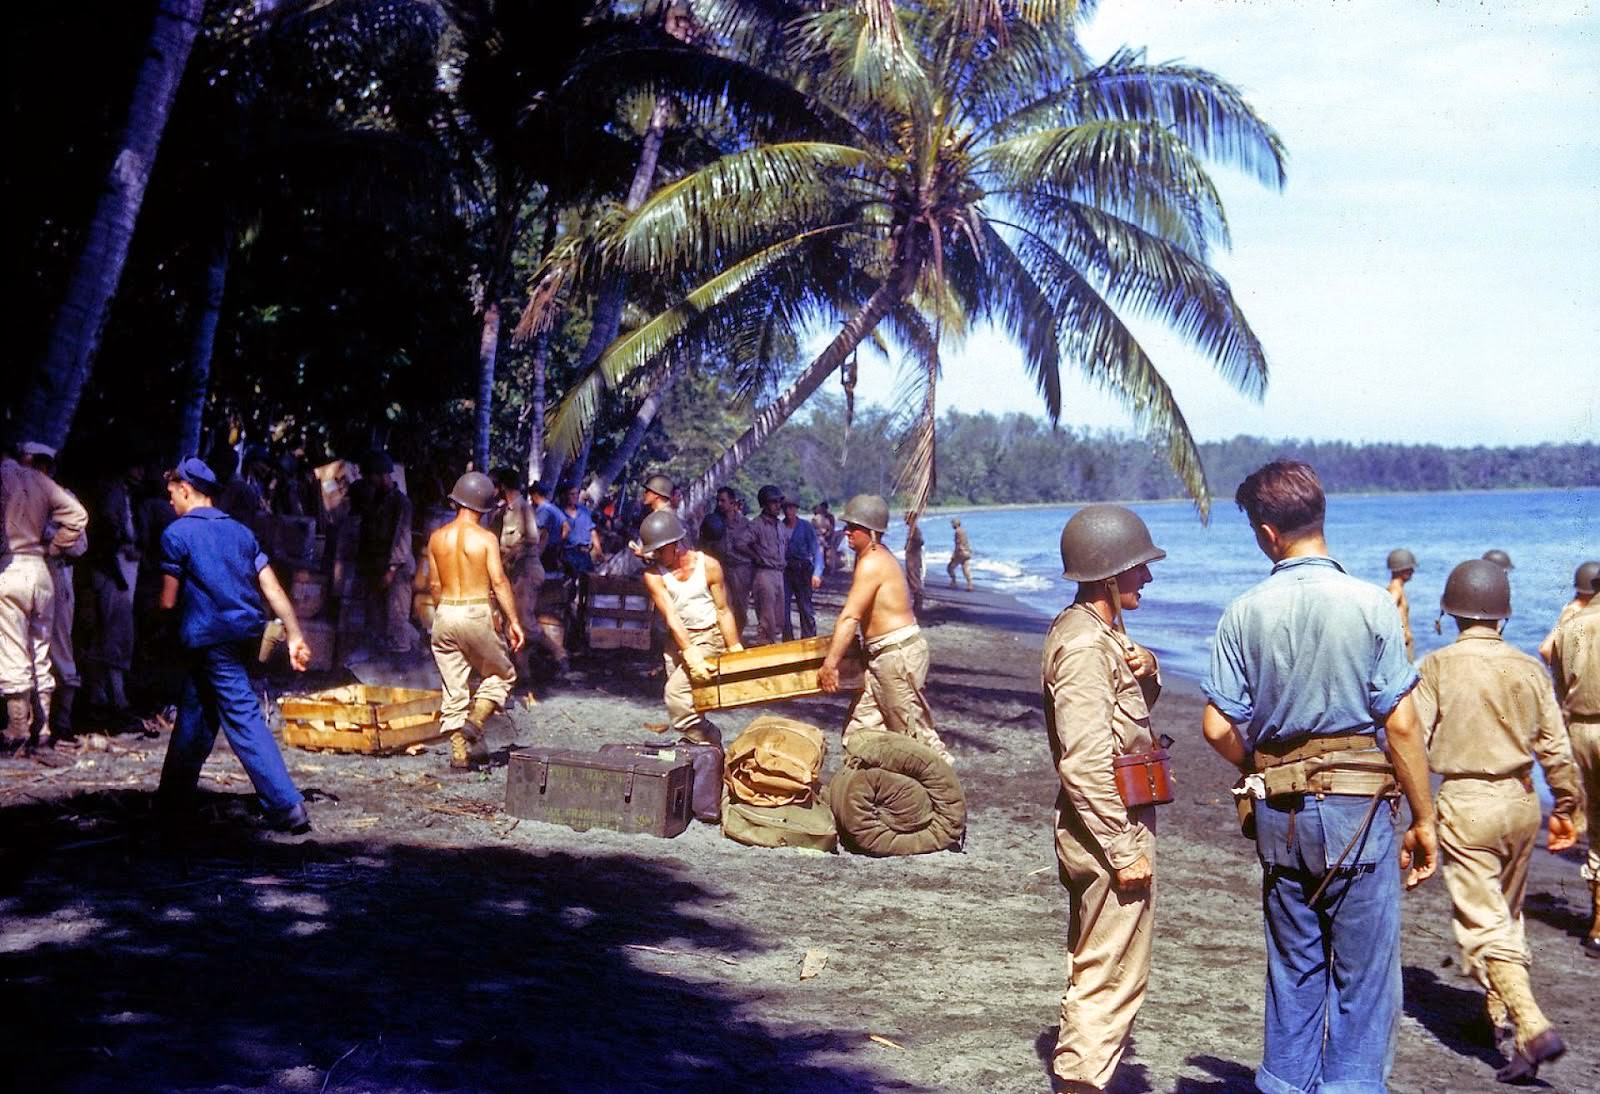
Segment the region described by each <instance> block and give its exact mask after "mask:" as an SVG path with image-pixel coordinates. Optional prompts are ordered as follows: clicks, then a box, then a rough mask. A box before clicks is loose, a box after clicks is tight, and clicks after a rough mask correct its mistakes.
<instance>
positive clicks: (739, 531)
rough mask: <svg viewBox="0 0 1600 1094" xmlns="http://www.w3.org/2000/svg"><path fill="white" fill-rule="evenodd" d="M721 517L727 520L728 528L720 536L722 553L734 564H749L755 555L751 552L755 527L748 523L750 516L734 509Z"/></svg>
mask: <svg viewBox="0 0 1600 1094" xmlns="http://www.w3.org/2000/svg"><path fill="white" fill-rule="evenodd" d="M723 519H724V520H725V521H726V522H727V528H728V530H727V531H726V532H725V533H724V534H723V537H722V553H723V555H724V556H726V559H727V561H728V562H731V563H733V564H734V565H735V566H748V565H750V564H751V563H752V562H753V561H755V556H754V555H753V554H752V553H751V551H752V549H753V546H754V545H753V543H752V537H753V536H754V535H755V527H754V526H753V525H752V524H751V523H750V518H748V517H746V516H745V515H744V514H743V513H741V512H738V511H737V510H735V511H734V512H733V513H731V514H729V515H727V516H725V517H724V518H723Z"/></svg>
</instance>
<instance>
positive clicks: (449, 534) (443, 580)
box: [428, 509, 503, 600]
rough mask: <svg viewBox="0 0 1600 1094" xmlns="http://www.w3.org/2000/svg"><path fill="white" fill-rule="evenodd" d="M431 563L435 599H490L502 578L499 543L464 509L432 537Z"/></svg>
mask: <svg viewBox="0 0 1600 1094" xmlns="http://www.w3.org/2000/svg"><path fill="white" fill-rule="evenodd" d="M428 563H429V574H430V575H431V577H432V579H433V580H432V582H431V584H432V585H433V593H434V596H435V597H437V598H442V599H445V600H476V599H479V598H482V597H488V596H489V595H490V593H491V592H492V591H493V589H494V586H495V585H496V584H497V582H496V577H497V576H500V569H501V566H500V542H499V540H498V539H497V538H496V537H495V534H494V533H493V532H491V531H489V529H487V528H484V527H482V526H481V525H479V524H478V522H477V517H476V514H474V513H471V512H470V511H468V510H465V509H463V510H462V511H461V515H459V516H458V517H457V518H456V519H455V520H452V521H451V522H450V523H449V524H446V525H445V526H444V527H442V528H440V529H439V530H438V531H437V532H435V533H433V535H432V536H430V537H429V539H428ZM502 580H503V577H502Z"/></svg>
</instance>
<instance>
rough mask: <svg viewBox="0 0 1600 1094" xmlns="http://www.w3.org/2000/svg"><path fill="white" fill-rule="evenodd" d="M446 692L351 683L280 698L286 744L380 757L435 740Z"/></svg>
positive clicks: (438, 733)
mask: <svg viewBox="0 0 1600 1094" xmlns="http://www.w3.org/2000/svg"><path fill="white" fill-rule="evenodd" d="M442 699H443V694H442V693H441V692H437V691H424V690H421V689H418V688H385V687H377V686H374V685H371V684H350V685H348V686H346V687H342V688H334V689H332V690H331V691H319V692H316V693H315V694H312V695H305V696H289V697H286V698H284V699H281V700H279V706H281V707H282V708H283V743H284V744H285V745H289V746H292V747H294V748H304V749H310V750H311V751H320V750H324V749H326V750H329V751H333V752H364V753H367V754H369V755H375V756H381V755H385V754H388V753H391V752H399V751H401V750H403V749H406V748H409V747H411V746H412V745H414V744H421V743H423V742H425V741H436V740H438V739H440V738H441V737H442V736H443V734H442V733H440V732H439V704H440V702H441V700H442Z"/></svg>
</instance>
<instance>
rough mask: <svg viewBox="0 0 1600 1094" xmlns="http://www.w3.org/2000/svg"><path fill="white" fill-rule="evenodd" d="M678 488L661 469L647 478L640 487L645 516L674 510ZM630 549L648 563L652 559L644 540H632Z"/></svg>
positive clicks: (641, 505) (640, 498) (640, 505)
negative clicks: (675, 494) (673, 497)
mask: <svg viewBox="0 0 1600 1094" xmlns="http://www.w3.org/2000/svg"><path fill="white" fill-rule="evenodd" d="M676 490H677V487H676V486H674V485H673V484H672V480H671V479H669V478H667V476H665V475H663V474H661V473H660V472H659V471H658V472H657V473H656V474H654V475H651V476H650V477H649V478H647V479H645V480H644V485H643V486H642V487H640V489H639V508H641V509H643V510H644V516H645V517H647V518H648V517H649V516H650V514H651V513H662V512H667V513H670V512H673V503H672V496H673V494H674V493H675V492H676ZM628 550H630V551H632V552H633V553H634V555H635V556H636V557H637V558H639V559H640V560H642V561H644V562H646V563H648V562H649V561H650V552H649V551H647V550H645V548H644V544H643V542H642V540H639V539H635V540H632V541H630V542H629V543H628Z"/></svg>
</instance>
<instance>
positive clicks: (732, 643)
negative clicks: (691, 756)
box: [639, 510, 744, 745]
mask: <svg viewBox="0 0 1600 1094" xmlns="http://www.w3.org/2000/svg"><path fill="white" fill-rule="evenodd" d="M683 533H684V528H683V522H682V521H681V520H679V519H678V515H677V514H676V513H674V512H672V511H670V510H662V511H658V512H655V513H651V514H650V515H649V516H648V517H645V518H644V523H642V524H641V525H639V537H640V542H641V545H642V546H643V547H644V550H645V551H646V553H648V554H649V555H650V557H651V565H650V567H649V568H648V569H646V570H645V572H644V585H645V588H646V589H648V590H649V591H650V599H651V600H653V601H654V602H655V605H656V611H657V613H658V614H659V615H660V617H661V619H662V621H663V622H664V623H665V624H666V627H667V633H668V634H670V635H671V637H672V641H671V643H670V644H669V645H668V646H667V648H666V651H665V662H666V664H665V668H666V673H667V682H666V688H665V690H664V692H663V694H662V699H663V701H664V702H665V703H666V705H667V718H668V719H669V720H670V721H671V723H672V730H673V732H674V733H677V734H678V735H679V736H680V737H682V738H683V739H684V740H687V741H695V742H698V743H701V744H714V745H721V744H722V734H721V733H720V732H718V731H717V728H716V726H714V725H712V724H711V722H710V721H709V720H708V719H706V718H705V717H704V716H703V715H701V714H700V713H699V712H698V711H696V710H695V709H694V693H693V690H692V688H691V684H690V682H691V681H701V680H708V679H710V678H711V676H712V671H713V668H712V664H711V660H712V659H713V658H716V657H718V656H720V655H721V654H722V653H723V652H724V651H737V650H741V649H743V648H744V647H743V646H741V645H740V644H739V632H738V631H737V630H736V629H735V628H734V622H733V612H732V611H730V610H729V608H728V600H727V586H726V583H725V582H724V580H723V576H722V565H721V564H720V563H719V562H717V560H716V559H714V558H712V557H711V556H710V555H708V554H706V553H705V552H704V551H696V550H691V549H690V548H688V547H685V546H683Z"/></svg>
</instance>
